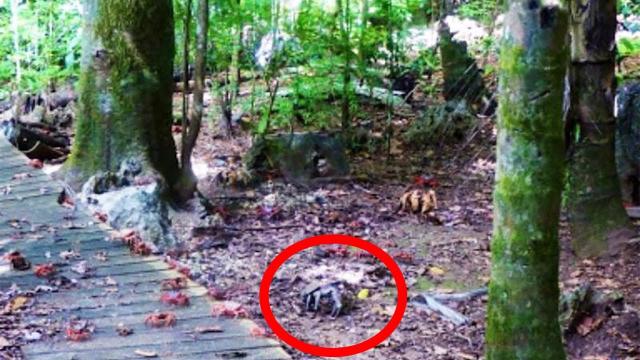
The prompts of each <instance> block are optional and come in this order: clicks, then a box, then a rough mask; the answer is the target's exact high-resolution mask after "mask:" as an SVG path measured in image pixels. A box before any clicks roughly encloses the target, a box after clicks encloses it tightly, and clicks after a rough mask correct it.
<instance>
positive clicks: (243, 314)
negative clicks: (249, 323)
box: [211, 301, 249, 318]
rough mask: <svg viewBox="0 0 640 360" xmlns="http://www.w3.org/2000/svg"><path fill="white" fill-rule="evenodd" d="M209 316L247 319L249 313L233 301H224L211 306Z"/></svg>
mask: <svg viewBox="0 0 640 360" xmlns="http://www.w3.org/2000/svg"><path fill="white" fill-rule="evenodd" d="M211 315H213V316H216V317H220V316H223V317H231V318H248V317H249V312H248V311H247V309H245V308H244V306H242V304H238V303H236V302H233V301H224V302H221V303H216V304H214V305H213V307H212V308H211Z"/></svg>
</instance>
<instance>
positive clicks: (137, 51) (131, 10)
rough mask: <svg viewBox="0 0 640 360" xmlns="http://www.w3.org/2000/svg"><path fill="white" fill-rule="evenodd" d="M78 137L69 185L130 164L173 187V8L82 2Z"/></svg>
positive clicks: (141, 0) (155, 0) (161, 1)
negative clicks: (138, 162)
mask: <svg viewBox="0 0 640 360" xmlns="http://www.w3.org/2000/svg"><path fill="white" fill-rule="evenodd" d="M84 10H85V14H84V16H85V19H84V20H85V23H84V39H83V59H82V73H81V78H80V83H79V88H80V101H79V107H80V108H79V115H78V123H77V125H76V137H75V143H74V147H73V152H72V156H71V158H70V161H69V162H68V165H67V166H68V167H67V170H68V171H67V175H68V178H69V180H72V181H74V182H77V181H81V180H83V179H85V178H87V177H88V176H90V175H92V174H93V173H95V172H97V171H113V170H115V169H117V167H118V166H119V165H120V163H121V162H122V160H125V159H127V158H131V157H136V158H139V159H141V160H142V162H143V163H144V164H145V166H146V167H147V168H148V169H149V170H154V171H157V172H159V173H160V174H161V175H162V176H163V177H164V179H165V180H166V181H167V183H168V185H169V186H173V185H174V184H175V182H176V180H177V179H178V161H177V158H176V147H175V143H174V141H173V138H172V136H171V122H172V105H171V97H172V88H173V81H172V73H173V55H174V50H175V49H174V23H173V5H172V2H171V0H137V1H130V0H109V1H100V0H84Z"/></svg>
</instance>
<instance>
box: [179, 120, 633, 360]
mask: <svg viewBox="0 0 640 360" xmlns="http://www.w3.org/2000/svg"><path fill="white" fill-rule="evenodd" d="M398 121H402V119H399V120H398ZM201 139H203V141H200V142H199V145H198V149H197V150H196V155H195V156H196V160H195V162H196V163H204V164H215V165H217V166H216V167H211V168H209V169H208V173H207V174H206V175H205V176H204V178H203V179H202V181H201V183H200V190H201V191H202V192H203V193H204V194H205V195H206V196H207V197H209V198H210V199H211V200H212V201H213V202H214V204H215V205H216V207H217V210H216V212H217V213H218V214H217V215H215V216H214V217H213V218H214V220H213V221H212V220H211V217H209V218H208V219H205V220H202V219H201V217H199V216H198V213H199V212H198V211H197V209H198V206H196V205H194V207H193V208H194V210H193V211H192V212H182V213H180V214H177V215H176V217H175V219H174V221H175V223H176V224H175V225H176V227H177V228H180V229H181V230H179V233H180V234H181V235H182V236H183V239H184V241H185V242H186V243H187V244H188V250H189V251H188V252H187V253H188V254H186V253H185V254H184V255H183V256H181V257H179V259H178V260H179V261H181V262H184V263H185V264H188V265H189V266H190V267H191V269H192V273H193V274H195V277H197V278H200V281H201V282H202V283H203V284H206V285H207V286H209V288H210V291H211V293H212V294H213V295H214V297H216V298H218V299H223V300H228V301H232V302H235V303H240V304H242V306H243V307H245V308H246V309H247V310H248V311H249V313H250V314H251V317H252V318H253V319H254V320H256V321H258V322H259V323H260V324H261V325H262V326H263V327H264V328H265V331H266V336H273V334H272V332H271V331H270V330H269V329H268V326H267V325H266V323H265V322H264V321H263V320H262V316H261V311H260V307H259V301H258V286H259V284H260V281H261V278H262V273H263V272H264V270H265V269H266V267H267V265H268V264H269V262H270V261H271V260H272V259H273V258H274V257H275V256H276V255H277V254H278V253H279V252H280V251H282V249H284V248H285V247H287V246H289V245H291V244H292V243H294V242H296V241H298V240H302V239H304V238H307V237H310V236H314V235H321V234H348V235H353V236H358V237H361V238H363V239H365V240H367V241H370V242H371V243H373V244H375V245H377V246H379V247H381V248H382V249H384V250H385V251H387V252H388V253H389V254H391V256H393V257H394V259H395V260H396V261H397V262H398V263H399V265H400V267H401V269H402V272H403V274H404V277H405V279H406V282H407V284H408V287H409V298H410V299H414V298H415V296H416V295H417V294H420V293H423V292H426V291H428V292H433V293H441V294H447V293H459V292H465V291H469V290H474V289H478V288H482V287H484V286H486V285H487V282H488V280H489V265H490V237H491V223H492V200H491V199H492V184H493V176H494V163H495V159H494V152H495V151H494V150H495V130H494V124H493V122H492V121H491V119H479V126H478V127H477V128H476V129H474V130H473V131H472V132H471V133H470V134H469V136H468V137H467V138H466V139H464V140H463V141H461V142H460V143H458V144H456V145H446V144H437V146H435V145H434V146H431V147H427V148H426V149H422V150H416V149H414V148H413V147H412V146H410V144H402V143H399V142H398V143H394V144H393V146H392V155H391V157H390V158H389V159H388V161H380V159H385V157H386V156H385V155H384V154H370V155H364V154H354V156H352V175H351V178H350V179H347V180H346V181H341V182H339V183H331V182H328V183H323V184H318V185H316V186H312V187H311V188H309V189H303V188H296V187H294V186H291V185H287V184H285V183H283V182H282V181H281V180H280V179H277V178H276V179H274V180H273V181H268V182H267V183H264V184H262V185H260V186H258V187H257V188H252V189H237V188H233V187H225V186H222V185H221V184H219V183H218V182H217V181H216V174H217V173H218V172H220V171H224V170H225V168H229V167H231V168H233V167H237V166H238V161H237V159H239V157H240V156H241V155H242V154H243V153H244V152H245V151H246V149H247V147H248V146H249V144H250V139H249V138H248V137H247V136H246V135H239V136H236V137H235V138H233V139H231V140H221V139H217V140H213V139H214V136H213V134H212V132H211V131H210V130H205V132H204V134H203V136H202V138H201ZM234 159H235V160H234ZM421 175H425V176H426V175H428V176H434V177H435V178H436V179H437V181H438V183H439V186H438V187H437V188H436V193H437V197H438V200H439V208H438V210H436V211H435V217H436V218H437V219H438V221H432V220H430V219H425V218H424V217H421V216H419V215H414V214H408V213H404V212H398V211H396V210H397V208H398V203H399V198H400V196H401V195H402V194H403V192H404V190H405V189H406V188H407V187H408V186H411V184H412V182H413V181H414V178H415V177H416V176H421ZM266 209H268V211H266ZM212 224H213V225H212ZM207 226H209V227H210V228H209V229H210V230H209V233H208V234H206V235H203V236H195V237H194V236H192V234H193V233H192V231H191V229H193V228H194V227H207ZM199 235H202V234H199ZM561 238H562V239H561V241H562V263H561V287H562V290H563V291H565V292H568V291H572V290H574V289H576V288H578V287H580V286H581V285H583V284H586V283H591V284H592V285H593V287H594V288H596V289H598V290H601V291H602V292H604V293H620V294H621V295H622V297H623V299H624V306H623V308H622V310H618V311H613V310H611V311H608V312H607V313H606V316H601V317H600V318H598V321H593V320H594V318H595V317H594V318H592V317H589V316H586V317H585V320H583V321H582V322H583V323H585V324H584V325H585V328H586V329H587V330H584V331H581V333H582V334H578V333H576V332H575V331H573V332H572V331H568V332H567V333H566V336H565V339H566V348H567V351H568V353H569V355H570V356H569V357H570V358H571V359H635V358H640V320H639V319H638V316H637V315H636V314H637V313H636V312H635V311H634V310H635V309H638V308H640V291H639V290H640V282H639V281H638V279H640V263H639V260H638V256H637V254H638V253H639V252H640V243H638V242H637V241H636V242H633V241H632V242H630V244H629V245H628V246H627V247H626V249H625V251H624V252H623V253H621V254H620V255H618V256H616V257H613V258H609V259H603V260H600V261H591V260H579V259H576V258H575V257H574V256H573V255H572V253H571V251H570V248H569V242H570V238H569V235H568V233H567V231H566V229H565V227H563V230H562V233H561ZM335 279H340V280H345V279H346V280H347V283H348V285H347V289H343V293H346V294H350V296H347V295H345V297H348V298H349V299H355V300H353V301H351V302H350V303H349V304H348V306H345V308H347V310H345V311H344V313H343V314H341V315H340V316H338V317H337V318H335V319H334V318H332V317H331V315H330V314H329V312H330V309H326V308H324V309H323V310H324V312H323V311H321V312H319V313H317V314H316V313H314V312H308V311H305V303H304V301H303V292H304V288H305V287H306V286H307V284H309V283H312V282H315V281H319V282H322V283H325V284H326V283H330V282H331V281H332V280H335ZM395 292H396V290H395V286H394V283H393V280H392V278H391V277H390V275H389V274H388V272H387V271H385V269H384V267H383V265H382V264H381V263H380V262H378V261H377V260H375V259H373V258H372V257H370V256H368V255H367V254H366V253H365V252H362V251H360V250H358V249H355V248H348V247H343V246H338V245H336V246H326V247H323V248H322V249H318V248H317V249H314V250H307V251H304V252H302V253H300V254H298V255H296V256H294V257H292V258H291V259H290V260H289V261H287V262H286V263H285V264H284V265H283V266H282V267H281V268H280V270H279V271H278V273H277V275H276V278H275V280H274V281H273V283H272V285H271V305H272V309H273V311H274V313H275V315H276V318H277V319H278V321H279V323H280V324H282V325H283V327H284V328H285V329H286V330H287V331H288V332H289V333H290V334H292V335H294V336H295V337H297V338H299V339H301V340H303V341H306V342H309V343H312V344H315V345H321V346H327V347H337V346H348V345H353V344H355V343H358V342H361V341H363V340H365V339H367V338H369V337H371V336H373V335H374V334H375V333H377V332H378V331H379V330H380V329H381V328H382V327H384V326H385V324H386V323H387V322H388V321H389V319H390V317H391V315H392V314H393V312H394V310H395V300H396V293H395ZM486 300H487V298H486V296H480V297H478V298H474V299H471V300H466V301H462V302H459V303H455V302H452V303H448V304H447V305H448V306H450V307H451V308H453V309H454V310H456V311H458V312H460V313H461V314H463V315H464V316H466V317H468V319H469V322H468V323H467V324H464V325H454V324H453V323H452V322H451V321H450V320H448V319H445V318H443V317H442V316H440V315H439V314H437V313H434V312H432V311H425V310H424V308H423V307H420V306H416V305H414V304H412V303H410V304H409V306H408V307H407V309H406V312H405V315H404V318H403V320H402V322H401V324H400V326H399V328H398V329H397V330H396V331H395V332H394V333H393V335H392V336H391V337H390V338H389V339H388V340H386V341H384V342H383V343H382V344H380V345H379V346H377V347H376V348H374V349H373V350H370V351H368V352H366V353H364V354H360V355H356V356H353V357H352V358H353V359H425V358H427V359H480V358H482V354H483V342H484V318H485V308H486ZM287 349H288V351H289V352H290V353H291V355H292V356H293V358H294V359H310V358H314V357H311V356H308V355H306V354H304V353H301V352H299V351H297V350H295V349H292V348H287Z"/></svg>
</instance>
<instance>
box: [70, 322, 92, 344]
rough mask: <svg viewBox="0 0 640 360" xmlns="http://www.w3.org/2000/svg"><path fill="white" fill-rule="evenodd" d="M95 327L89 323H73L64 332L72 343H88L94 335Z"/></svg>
mask: <svg viewBox="0 0 640 360" xmlns="http://www.w3.org/2000/svg"><path fill="white" fill-rule="evenodd" d="M93 330H94V326H93V325H91V324H89V323H88V322H87V321H80V320H75V321H71V322H70V323H69V325H68V326H67V328H66V329H65V331H64V334H65V335H66V337H67V339H69V340H70V341H87V340H89V339H90V338H91V334H93Z"/></svg>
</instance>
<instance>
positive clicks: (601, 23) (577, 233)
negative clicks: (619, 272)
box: [566, 0, 630, 256]
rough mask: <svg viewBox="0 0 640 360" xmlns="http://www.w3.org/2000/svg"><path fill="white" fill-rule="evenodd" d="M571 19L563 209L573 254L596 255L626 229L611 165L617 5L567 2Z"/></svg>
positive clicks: (611, 0) (601, 0) (596, 0)
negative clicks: (566, 189) (566, 182)
mask: <svg viewBox="0 0 640 360" xmlns="http://www.w3.org/2000/svg"><path fill="white" fill-rule="evenodd" d="M571 20H572V21H571V35H572V46H571V61H572V66H571V104H570V108H569V113H568V116H567V124H566V133H567V138H568V145H569V156H570V157H569V164H570V168H569V170H570V171H569V196H568V201H567V205H568V210H569V222H570V225H571V231H572V236H573V248H574V251H575V252H576V253H577V254H578V255H580V256H597V255H602V254H604V253H607V252H608V251H610V250H611V251H613V250H614V249H613V246H614V245H615V242H614V241H613V240H614V239H615V237H616V236H617V235H623V234H624V233H625V231H624V230H625V229H627V228H628V227H629V225H630V223H629V219H628V217H627V214H626V212H625V210H624V208H623V206H622V197H621V192H620V183H619V181H618V175H617V171H616V162H615V125H616V120H615V117H614V115H613V114H614V98H615V94H616V89H615V33H616V26H617V22H616V0H572V1H571ZM578 129H579V132H578V131H577V130H578Z"/></svg>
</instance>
